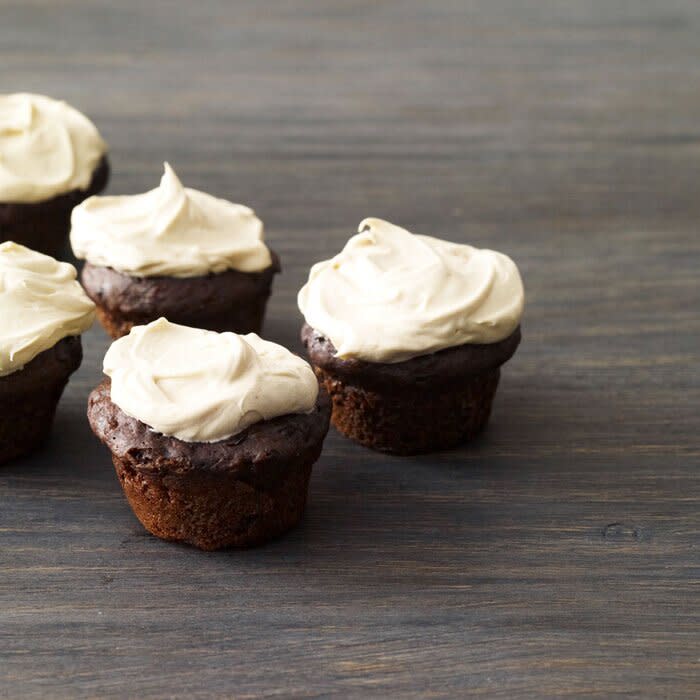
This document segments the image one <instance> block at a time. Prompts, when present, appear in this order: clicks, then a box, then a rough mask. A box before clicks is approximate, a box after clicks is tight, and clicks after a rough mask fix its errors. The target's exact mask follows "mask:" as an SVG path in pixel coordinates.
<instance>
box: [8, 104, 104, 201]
mask: <svg viewBox="0 0 700 700" xmlns="http://www.w3.org/2000/svg"><path fill="white" fill-rule="evenodd" d="M106 151H107V144H106V143H105V142H104V141H103V140H102V138H101V137H100V134H99V132H98V131H97V129H96V128H95V125H94V124H93V123H92V122H91V121H90V120H89V119H88V118H87V117H86V116H85V115H83V114H81V113H80V112H78V110H77V109H74V108H73V107H71V106H70V105H67V104H66V103H65V102H59V101H58V100H52V99H51V98H50V97H44V96H43V95H32V94H29V93H16V94H12V95H0V202H23V203H32V202H41V201H44V200H47V199H51V198H53V197H56V196H58V195H61V194H65V193H66V192H70V191H71V190H86V189H87V188H88V186H89V184H90V181H91V180H92V176H93V173H94V171H95V169H96V168H97V165H98V163H99V161H100V159H101V158H102V157H103V156H104V154H105V152H106Z"/></svg>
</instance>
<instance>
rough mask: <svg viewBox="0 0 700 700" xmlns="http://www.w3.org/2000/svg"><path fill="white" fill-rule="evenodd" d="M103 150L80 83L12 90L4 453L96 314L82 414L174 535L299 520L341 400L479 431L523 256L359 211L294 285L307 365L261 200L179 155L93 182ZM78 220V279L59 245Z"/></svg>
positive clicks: (462, 435)
mask: <svg viewBox="0 0 700 700" xmlns="http://www.w3.org/2000/svg"><path fill="white" fill-rule="evenodd" d="M106 151H107V149H106V145H105V143H104V141H103V140H102V139H101V138H100V136H99V133H98V132H97V129H96V128H95V127H94V125H93V124H92V123H91V122H90V121H89V120H88V119H87V118H86V117H84V116H83V115H81V114H80V113H78V112H77V111H76V110H74V109H72V108H71V107H69V106H67V105H65V103H62V102H55V101H53V100H50V99H49V98H45V97H41V96H36V95H25V94H22V95H8V96H5V97H1V96H0V240H3V239H10V240H8V241H7V242H4V243H0V314H2V319H3V320H2V323H1V324H0V462H2V461H7V460H9V459H12V458H15V457H18V456H20V455H22V454H26V453H27V452H29V451H30V450H31V449H34V448H35V447H36V446H38V445H40V444H41V443H42V442H43V441H44V439H45V438H46V437H47V435H48V433H49V431H50V427H51V423H52V419H53V415H54V412H55V409H56V405H57V403H58V400H59V398H60V395H61V393H62V391H63V388H64V387H65V385H66V382H67V381H68V377H69V376H70V374H71V373H72V372H74V371H75V370H76V369H77V368H78V366H79V365H80V361H81V356H82V353H81V346H80V334H81V333H82V332H84V331H85V330H86V329H87V328H89V326H90V325H91V324H92V322H93V319H94V317H95V316H97V318H98V319H99V320H100V322H101V324H102V325H103V327H104V328H105V330H106V331H107V333H108V334H109V335H110V336H111V337H112V338H113V339H114V342H113V344H112V345H111V347H110V348H109V350H108V352H107V354H106V355H105V358H104V373H105V375H106V379H105V380H104V381H103V382H102V383H101V384H100V385H99V386H98V387H97V388H96V389H95V390H94V391H93V392H92V393H91V395H90V397H89V400H88V420H89V422H90V425H91V427H92V429H93V432H94V433H95V435H96V436H97V437H98V438H99V439H100V440H101V441H102V442H103V443H104V444H105V445H106V446H107V447H108V448H109V450H110V452H111V454H112V460H113V463H114V466H115V469H116V472H117V475H118V477H119V480H120V483H121V485H122V487H123V489H124V493H125V495H126V497H127V499H128V501H129V503H130V505H131V507H132V509H133V511H134V513H135V515H136V516H137V517H138V519H139V520H140V521H141V523H142V524H143V525H144V527H146V529H147V530H149V531H150V532H151V533H153V534H155V535H157V536H158V537H161V538H163V539H166V540H172V541H179V542H187V543H190V544H193V545H195V546H197V547H200V548H202V549H219V548H222V547H228V546H250V545H254V544H259V543H262V542H264V541H266V540H268V539H270V538H271V537H275V536H277V535H279V534H281V533H283V532H285V531H286V530H288V529H289V528H291V527H293V526H294V525H295V524H296V523H297V522H298V521H299V519H300V518H301V516H302V513H303V511H304V507H305V503H306V495H307V491H308V484H309V479H310V475H311V469H312V465H313V464H314V462H315V461H316V460H317V459H318V457H319V456H320V454H321V450H322V446H323V441H324V438H325V436H326V433H327V431H328V428H329V423H330V422H331V421H332V423H333V425H334V426H335V427H336V428H337V430H338V431H339V432H341V433H342V434H344V435H346V436H347V437H349V438H351V439H353V440H355V441H357V442H358V443H360V444H362V445H365V446H367V447H369V448H372V449H376V450H381V451H384V452H388V453H393V454H402V455H403V454H415V453H420V452H428V451H432V450H440V449H445V448H449V447H452V446H454V445H457V444H459V443H462V442H465V441H468V440H470V439H472V438H474V437H475V436H476V435H478V434H479V433H480V432H481V431H482V430H483V428H484V427H485V425H486V423H487V421H488V418H489V415H490V412H491V406H492V402H493V398H494V395H495V392H496V388H497V385H498V381H499V376H500V367H501V366H502V365H503V364H504V363H505V362H506V361H507V360H508V359H509V358H510V357H511V356H512V355H513V353H514V352H515V350H516V348H517V346H518V344H519V342H520V318H521V316H522V311H523V299H524V294H523V286H522V282H521V279H520V275H519V273H518V269H517V267H516V266H515V264H514V263H513V261H512V260H511V259H510V258H508V257H507V256H505V255H503V254H501V253H497V252H495V251H491V250H480V249H476V248H473V247H471V246H467V245H460V244H456V243H451V242H448V241H444V240H440V239H437V238H432V237H429V236H422V235H415V234H412V233H410V232H409V231H407V230H405V229H402V228H400V227H398V226H395V225H393V224H390V223H388V222H386V221H382V220H380V219H365V220H364V221H363V222H362V223H361V224H360V228H359V232H358V233H357V234H356V235H355V236H353V237H351V238H350V239H349V241H348V242H347V244H346V246H345V247H344V248H343V250H342V251H341V252H340V253H339V254H338V255H336V256H335V257H334V258H332V259H331V260H326V261H323V262H319V263H317V264H316V265H314V266H313V267H312V269H311V272H310V275H309V279H308V281H307V283H306V284H305V285H304V286H303V288H302V289H301V290H300V291H299V295H298V304H299V308H300V310H301V312H302V314H303V316H304V319H305V323H304V325H303V328H302V330H301V338H302V342H303V344H304V347H305V348H306V352H307V355H308V358H309V360H310V364H309V363H307V362H306V361H305V360H303V359H301V358H300V357H298V356H296V355H294V354H293V353H292V352H290V351H289V350H287V349H286V348H284V347H282V346H281V345H277V344H275V343H272V342H269V341H267V340H263V339H262V338H261V337H260V336H259V335H258V333H260V331H261V328H262V322H263V317H264V314H265V308H266V304H267V300H268V298H269V296H270V292H271V288H272V281H273V278H274V275H275V274H276V273H278V272H279V271H280V269H281V268H280V262H279V259H278V257H277V255H276V254H275V253H274V252H273V251H271V250H270V249H269V248H268V247H267V245H266V244H265V241H264V227H263V224H262V222H261V221H260V219H259V218H258V217H257V216H256V215H255V213H254V212H253V210H251V209H249V208H248V207H245V206H243V205H240V204H234V203H232V202H228V201H226V200H222V199H218V198H215V197H212V196H211V195H208V194H206V193H204V192H200V191H197V190H193V189H190V188H187V187H184V186H183V185H182V183H181V182H180V180H179V179H178V177H177V175H176V174H175V172H174V171H173V169H172V168H171V167H170V166H169V165H168V164H167V163H166V164H165V172H164V174H163V177H162V179H161V181H160V184H159V186H158V187H157V188H155V189H153V190H151V191H150V192H146V193H145V194H139V195H133V196H119V197H101V196H97V192H99V191H100V190H101V189H102V188H103V187H104V186H105V184H106V180H107V174H108V168H109V166H108V162H107V155H106ZM69 232H70V242H71V245H72V249H73V252H74V254H75V256H76V257H77V258H79V259H82V260H84V261H85V264H84V266H83V269H82V272H81V275H80V282H78V280H77V273H76V270H75V268H73V267H72V266H71V265H69V264H67V263H63V262H58V261H57V260H55V259H54V258H53V257H50V256H49V255H46V254H44V253H53V254H54V255H55V254H57V253H58V252H59V251H60V250H61V246H62V245H63V243H64V240H65V237H66V236H67V234H68V233H69ZM32 249H34V250H32ZM39 251H43V253H42V252H39ZM81 285H82V286H81Z"/></svg>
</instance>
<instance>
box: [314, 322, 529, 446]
mask: <svg viewBox="0 0 700 700" xmlns="http://www.w3.org/2000/svg"><path fill="white" fill-rule="evenodd" d="M301 339H302V342H303V343H304V346H305V347H306V350H307V353H308V355H309V359H310V361H311V364H312V365H313V367H314V371H315V372H316V376H317V377H318V378H319V380H320V382H321V383H322V385H323V386H324V387H325V389H326V391H327V392H328V394H329V395H330V397H331V399H332V401H333V416H332V422H333V425H334V426H335V427H336V428H337V429H338V430H339V431H340V432H341V433H343V435H346V436H347V437H349V438H351V439H353V440H356V441H357V442H359V443H360V444H362V445H365V446H366V447H370V448H372V449H375V450H379V451H382V452H389V453H393V454H400V455H408V454H417V453H421V452H432V451H435V450H442V449H447V448H450V447H454V446H455V445H457V444H459V443H462V442H466V441H468V440H471V439H473V438H474V437H476V436H477V435H478V434H479V433H480V432H481V431H482V430H483V429H484V427H485V426H486V424H487V423H488V419H489V416H490V414H491V405H492V403H493V398H494V395H495V393H496V388H497V387H498V380H499V377H500V369H499V368H500V366H501V365H502V364H503V363H504V362H506V361H507V360H508V359H510V357H511V356H512V355H513V353H514V352H515V350H516V349H517V347H518V344H519V343H520V328H517V329H516V330H515V331H514V332H513V333H512V334H511V335H510V336H508V338H505V339H504V340H502V341H500V342H498V343H492V344H489V345H472V344H465V345H459V346H456V347H454V348H448V349H446V350H441V351H439V352H435V353H430V354H426V355H420V356H418V357H414V358H412V359H410V360H406V361H404V362H396V363H382V362H367V361H364V360H356V359H342V358H339V357H338V356H337V354H336V350H335V347H334V346H333V343H332V342H331V341H330V340H329V339H328V338H326V337H325V336H324V335H323V334H322V333H320V332H318V331H316V330H315V329H313V328H311V326H309V325H308V324H307V325H304V327H303V329H302V332H301Z"/></svg>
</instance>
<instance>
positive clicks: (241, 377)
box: [104, 318, 318, 442]
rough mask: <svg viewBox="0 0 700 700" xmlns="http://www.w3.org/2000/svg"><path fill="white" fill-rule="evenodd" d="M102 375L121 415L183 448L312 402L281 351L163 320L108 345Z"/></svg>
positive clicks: (310, 383) (314, 385) (299, 365)
mask: <svg viewBox="0 0 700 700" xmlns="http://www.w3.org/2000/svg"><path fill="white" fill-rule="evenodd" d="M104 372H105V374H106V375H108V376H109V377H110V378H111V399H112V401H113V402H114V403H115V404H116V405H117V406H119V408H121V410H122V411H124V413H126V414H127V415H129V416H131V417H132V418H136V419H138V420H140V421H141V422H142V423H145V424H146V425H148V426H149V427H150V428H151V429H152V430H155V431H156V432H159V433H162V434H163V435H168V436H172V437H176V438H178V439H180V440H183V441H185V442H217V441H219V440H224V439H226V438H228V437H231V436H232V435H235V434H237V433H239V432H241V431H243V430H245V429H246V428H247V427H248V426H250V425H252V424H253V423H257V422H258V421H261V420H269V419H271V418H276V417H277V416H282V415H286V414H289V413H308V412H310V411H312V410H313V408H314V406H315V405H316V399H317V397H318V382H317V380H316V376H315V375H314V373H313V370H312V369H311V367H310V366H309V365H308V363H306V362H305V361H304V360H302V359H301V358H300V357H298V356H297V355H294V354H292V353H291V352H289V350H287V349H286V348H283V347H282V346H281V345H277V344H276V343H271V342H269V341H266V340H263V339H262V338H260V337H259V336H257V335H256V334H255V333H249V334H248V335H238V334H236V333H216V332H214V331H207V330H202V329H199V328H190V327H188V326H181V325H178V324H175V323H170V322H169V321H167V320H166V319H164V318H160V319H158V320H157V321H153V322H152V323H149V324H148V325H146V326H135V327H134V328H133V329H132V330H131V332H130V333H129V335H126V336H124V337H123V338H120V339H119V340H116V341H115V342H114V343H113V344H112V346H111V347H110V348H109V350H108V351H107V354H106V355H105V359H104Z"/></svg>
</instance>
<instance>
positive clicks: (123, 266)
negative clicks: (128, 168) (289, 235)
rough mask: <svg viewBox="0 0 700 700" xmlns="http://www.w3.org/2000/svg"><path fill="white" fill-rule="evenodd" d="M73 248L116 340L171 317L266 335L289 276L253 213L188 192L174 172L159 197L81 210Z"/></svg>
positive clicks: (95, 203) (99, 200) (103, 201)
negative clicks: (276, 282) (277, 286)
mask: <svg viewBox="0 0 700 700" xmlns="http://www.w3.org/2000/svg"><path fill="white" fill-rule="evenodd" d="M71 243H72V245H73V252H74V253H75V255H76V256H77V257H78V258H83V259H85V260H86V261H87V263H86V265H85V267H84V268H83V271H82V274H81V281H82V283H83V286H84V287H85V291H86V292H87V294H88V296H89V297H90V298H91V299H92V300H93V301H94V302H95V303H96V304H97V315H98V318H99V319H100V322H101V323H102V325H103V326H104V328H105V330H106V331H107V332H108V333H109V334H110V335H111V336H112V337H113V338H119V337H121V336H123V335H125V334H126V333H128V332H129V331H130V330H131V328H132V327H133V326H137V325H144V324H146V323H150V322H151V321H154V320H155V319H157V318H160V317H161V316H164V317H166V318H167V319H168V320H170V321H173V322H174V323H180V324H183V325H189V326H195V327H197V328H205V329H208V330H213V331H218V332H224V331H234V332H236V333H253V332H255V333H257V332H259V331H260V329H261V327H262V322H263V317H264V314H265V307H266V305H267V299H268V297H269V296H270V290H271V288H272V279H273V277H274V275H275V273H277V272H279V270H280V266H279V260H278V258H277V256H276V255H275V254H274V253H273V252H272V251H270V250H269V249H268V248H267V246H266V245H265V243H264V242H263V224H262V222H261V221H260V219H258V217H257V216H255V212H254V211H253V210H252V209H249V208H248V207H244V206H243V205H241V204H233V203H232V202H228V201H226V200H223V199H217V198H216V197H212V196H211V195H208V194H205V193H204V192H199V191H197V190H192V189H189V188H186V187H183V186H182V183H181V182H180V181H179V180H178V178H177V176H176V175H175V173H174V172H173V170H172V168H171V167H170V166H169V165H168V164H167V163H166V164H165V174H164V175H163V178H162V180H161V182H160V186H159V187H157V188H156V189H154V190H151V191H150V192H146V193H145V194H141V195H134V196H128V197H92V198H90V199H88V200H87V201H85V202H84V203H83V204H82V205H81V206H79V207H76V209H75V210H74V212H73V220H72V231H71Z"/></svg>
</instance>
